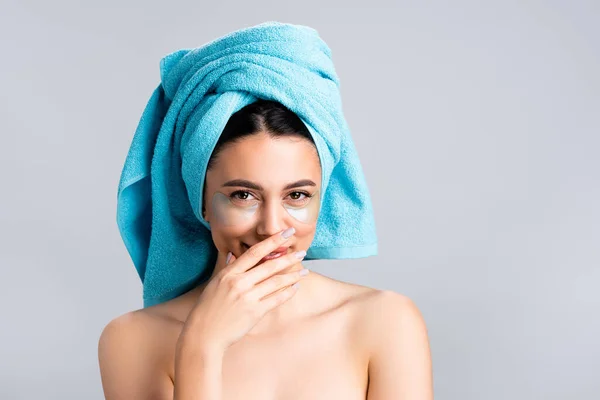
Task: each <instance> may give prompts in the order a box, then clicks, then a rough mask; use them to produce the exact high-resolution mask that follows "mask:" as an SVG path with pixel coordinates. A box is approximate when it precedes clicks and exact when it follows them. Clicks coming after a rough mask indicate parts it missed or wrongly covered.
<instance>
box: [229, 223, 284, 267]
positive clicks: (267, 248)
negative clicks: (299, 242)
mask: <svg viewBox="0 0 600 400" xmlns="http://www.w3.org/2000/svg"><path fill="white" fill-rule="evenodd" d="M295 231H296V230H295V229H294V228H293V227H291V228H288V229H285V230H283V231H281V232H277V233H276V234H274V235H272V236H271V237H269V238H267V239H265V240H263V241H262V242H259V243H256V244H255V245H254V246H252V247H250V248H249V249H248V250H246V252H245V253H244V254H242V255H241V256H240V257H239V258H238V259H237V262H236V263H235V266H233V265H232V272H235V273H240V274H241V273H244V272H246V271H248V270H249V269H250V268H252V267H254V266H255V265H256V264H258V262H259V261H260V260H262V258H263V257H264V256H266V255H268V254H269V253H271V252H273V251H274V250H275V249H277V248H278V247H280V246H282V245H284V246H285V242H286V241H287V240H288V239H289V238H290V237H291V236H292V235H293V234H294V232H295ZM286 236H287V237H286ZM230 265H231V263H230Z"/></svg>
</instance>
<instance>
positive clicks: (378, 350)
mask: <svg viewBox="0 0 600 400" xmlns="http://www.w3.org/2000/svg"><path fill="white" fill-rule="evenodd" d="M362 317H363V318H364V319H363V321H364V324H363V327H364V331H363V333H364V335H365V341H366V347H367V349H368V354H369V356H368V359H369V362H368V372H369V390H368V398H369V399H389V398H395V399H405V398H407V399H408V398H419V399H432V398H433V377H432V363H431V354H430V347H429V338H428V333H427V327H426V325H425V320H424V318H423V315H422V314H421V311H420V310H419V308H418V307H417V305H416V304H415V302H414V301H413V300H412V299H411V298H409V297H408V296H406V295H403V294H400V293H397V292H394V291H391V290H381V291H378V292H377V293H376V294H375V295H373V296H371V297H370V298H369V299H368V301H366V302H365V303H364V307H363V314H362Z"/></svg>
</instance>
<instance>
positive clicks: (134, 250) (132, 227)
mask: <svg viewBox="0 0 600 400" xmlns="http://www.w3.org/2000/svg"><path fill="white" fill-rule="evenodd" d="M160 77H161V82H160V84H159V85H158V87H157V88H156V89H155V90H154V92H153V93H152V96H151V97H150V99H149V101H148V104H147V105H146V108H145V109H144V112H143V114H142V117H141V119H140V122H139V125H138V127H137V129H136V131H135V134H134V136H133V140H132V143H131V147H130V149H129V153H128V155H127V158H126V160H125V165H124V167H123V171H122V173H121V178H120V182H119V188H118V194H117V224H118V227H119V231H120V234H121V237H122V239H123V241H124V243H125V246H126V248H127V251H128V252H129V254H130V256H131V258H132V261H133V263H134V266H135V268H136V270H137V272H138V274H139V277H140V279H141V280H142V282H143V303H144V307H149V306H152V305H154V304H158V303H161V302H164V301H167V300H170V299H173V298H175V297H177V296H179V295H181V294H183V293H185V292H187V291H189V290H190V289H192V288H194V287H195V286H197V285H198V284H200V283H202V282H204V281H206V280H207V279H208V278H209V277H210V276H211V274H212V271H213V269H214V265H215V262H216V258H217V249H216V247H215V246H214V243H213V241H212V236H211V233H210V225H209V224H208V223H207V222H206V221H205V220H204V218H203V217H202V204H203V203H202V200H203V199H202V195H203V187H204V180H205V174H206V166H207V163H208V161H209V159H210V156H211V154H212V151H213V148H214V146H215V144H216V143H217V141H218V139H219V136H220V135H221V133H222V131H223V128H224V127H225V125H226V124H227V122H228V120H229V118H230V117H231V115H232V114H233V113H235V112H236V111H238V110H240V109H241V108H243V107H245V106H246V105H248V104H250V103H253V102H255V101H257V100H259V99H267V100H273V101H277V102H279V103H281V104H282V105H284V106H285V107H287V108H288V109H289V110H291V111H292V112H294V113H295V114H296V115H298V117H299V118H300V119H301V120H302V122H303V123H304V124H305V125H306V127H307V129H308V130H309V131H310V134H311V136H312V137H313V140H314V142H315V144H316V147H317V152H318V154H319V159H320V162H321V171H322V176H321V193H322V195H321V200H320V201H321V205H320V212H319V217H318V220H317V226H316V232H315V236H314V239H313V242H312V243H311V246H310V247H309V248H308V250H307V254H306V257H305V260H316V259H342V258H361V257H368V256H373V255H376V254H377V236H376V230H375V220H374V215H373V209H372V205H371V198H370V194H369V190H368V187H367V184H366V182H365V178H364V175H363V172H362V168H361V164H360V161H359V159H358V154H357V152H356V149H355V147H354V143H353V141H352V138H351V136H350V131H349V128H348V126H347V123H346V121H345V118H344V115H343V112H342V102H341V97H340V92H339V85H340V83H339V78H338V76H337V74H336V72H335V69H334V65H333V62H332V59H331V50H330V49H329V47H328V46H327V44H326V43H325V42H324V41H323V40H322V39H321V38H320V37H319V35H318V33H317V31H316V30H315V29H313V28H310V27H307V26H303V25H293V24H287V23H280V22H273V21H271V22H265V23H262V24H259V25H255V26H252V27H249V28H244V29H241V30H238V31H234V32H232V33H229V34H227V35H225V36H222V37H220V38H218V39H216V40H213V41H212V42H209V43H207V44H205V45H203V46H201V47H198V48H194V49H182V50H178V51H175V52H173V53H171V54H168V55H167V56H165V57H164V58H162V59H161V61H160Z"/></svg>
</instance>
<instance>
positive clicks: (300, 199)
mask: <svg viewBox="0 0 600 400" xmlns="http://www.w3.org/2000/svg"><path fill="white" fill-rule="evenodd" d="M299 196H304V197H299ZM290 197H291V198H292V200H294V201H296V202H303V201H306V200H308V199H309V198H310V197H311V195H310V194H309V193H306V192H292V193H290Z"/></svg>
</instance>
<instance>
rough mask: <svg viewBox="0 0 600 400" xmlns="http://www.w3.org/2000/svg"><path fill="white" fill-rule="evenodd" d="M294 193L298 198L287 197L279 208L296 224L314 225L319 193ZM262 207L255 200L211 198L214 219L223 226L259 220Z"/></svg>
mask: <svg viewBox="0 0 600 400" xmlns="http://www.w3.org/2000/svg"><path fill="white" fill-rule="evenodd" d="M234 193H235V192H234ZM294 193H299V194H300V197H299V198H298V199H293V198H290V196H287V197H286V198H285V199H283V200H282V202H281V206H282V207H283V208H284V209H285V210H286V211H287V213H288V214H289V215H290V216H291V217H292V218H294V219H295V220H297V221H298V222H301V223H305V224H312V223H315V222H316V221H317V218H318V217H319V206H320V204H321V197H320V191H319V190H317V191H316V192H315V193H314V194H313V195H312V196H310V197H309V196H307V195H306V194H304V193H303V192H294ZM263 206H264V203H261V202H260V201H259V200H257V199H251V200H250V199H239V198H236V197H235V196H227V195H226V194H224V193H221V192H215V194H214V195H213V198H212V210H213V214H214V217H215V218H216V220H217V222H218V223H219V224H220V225H225V226H235V225H246V224H249V223H251V222H256V221H257V220H258V218H260V214H261V209H262V207H263Z"/></svg>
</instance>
